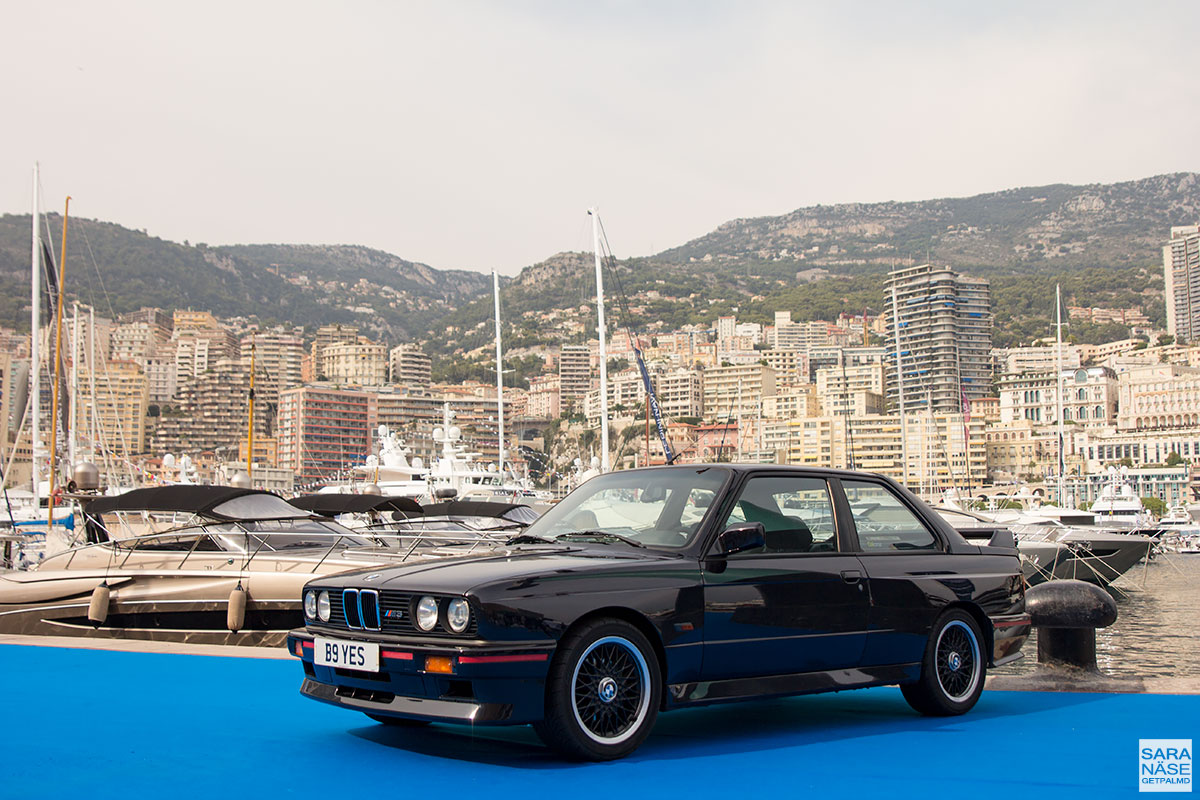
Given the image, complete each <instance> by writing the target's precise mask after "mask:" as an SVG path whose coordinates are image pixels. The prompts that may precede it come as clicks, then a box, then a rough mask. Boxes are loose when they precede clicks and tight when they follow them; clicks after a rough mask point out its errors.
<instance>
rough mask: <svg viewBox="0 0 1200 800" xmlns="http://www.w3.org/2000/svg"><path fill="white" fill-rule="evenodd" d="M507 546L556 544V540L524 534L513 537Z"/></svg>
mask: <svg viewBox="0 0 1200 800" xmlns="http://www.w3.org/2000/svg"><path fill="white" fill-rule="evenodd" d="M505 544H554V540H553V539H547V538H545V537H544V536H534V535H533V534H531V533H522V534H519V535H517V536H514V537H512V538H511V539H509V540H508V541H507V542H505Z"/></svg>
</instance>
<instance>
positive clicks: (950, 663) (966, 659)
mask: <svg viewBox="0 0 1200 800" xmlns="http://www.w3.org/2000/svg"><path fill="white" fill-rule="evenodd" d="M982 642H983V636H982V635H980V632H979V624H978V623H977V622H976V621H975V618H974V617H972V616H971V615H970V614H968V613H967V612H966V611H963V610H961V609H957V608H956V609H951V610H949V611H947V612H946V613H944V614H942V616H940V617H939V618H938V620H937V622H935V623H934V625H933V629H932V630H931V631H930V632H929V641H928V642H927V643H926V645H925V656H924V658H923V659H922V661H921V677H920V678H919V679H918V680H917V681H916V682H914V683H909V684H904V685H902V686H901V687H900V689H901V691H902V692H903V693H904V699H905V700H907V701H908V704H909V705H910V706H912V707H913V708H914V709H915V710H916V711H919V712H920V713H922V714H925V715H927V716H937V717H945V716H954V715H956V714H964V713H966V712H967V711H970V710H971V708H972V707H973V706H974V705H975V703H976V702H978V700H979V696H980V695H981V694H982V693H983V680H984V677H985V676H986V673H987V655H986V654H985V653H984V651H983V646H982V644H981V643H982Z"/></svg>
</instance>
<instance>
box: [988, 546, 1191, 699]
mask: <svg viewBox="0 0 1200 800" xmlns="http://www.w3.org/2000/svg"><path fill="white" fill-rule="evenodd" d="M1109 591H1110V593H1111V594H1112V595H1113V597H1114V598H1115V599H1116V601H1117V621H1116V622H1115V623H1113V624H1112V626H1110V627H1108V628H1101V629H1100V630H1098V631H1096V661H1097V664H1098V666H1099V667H1100V670H1101V671H1102V672H1104V673H1106V674H1108V675H1112V676H1114V677H1127V678H1185V677H1192V678H1195V677H1200V632H1197V622H1198V621H1200V617H1198V614H1200V555H1179V554H1166V555H1157V556H1155V557H1154V559H1152V560H1151V561H1150V563H1149V564H1145V563H1142V564H1138V565H1137V566H1135V567H1134V568H1133V569H1131V570H1130V571H1129V572H1127V573H1126V574H1125V575H1123V576H1121V579H1120V580H1118V581H1117V582H1116V584H1115V585H1114V586H1113V587H1111V588H1110V590H1109ZM1036 637H1037V633H1036V631H1035V632H1034V636H1033V637H1031V638H1030V640H1029V642H1028V643H1026V645H1025V647H1024V648H1022V651H1023V652H1024V653H1025V658H1023V659H1021V660H1020V661H1018V662H1016V663H1015V664H1011V665H1009V666H1005V667H1001V668H1000V669H998V670H996V671H995V674H997V675H1022V674H1028V673H1031V672H1033V670H1034V669H1035V668H1036V667H1037V638H1036Z"/></svg>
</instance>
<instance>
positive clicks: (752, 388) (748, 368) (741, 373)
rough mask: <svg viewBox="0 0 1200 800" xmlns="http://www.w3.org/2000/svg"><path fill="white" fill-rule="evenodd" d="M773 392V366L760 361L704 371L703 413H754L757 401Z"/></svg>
mask: <svg viewBox="0 0 1200 800" xmlns="http://www.w3.org/2000/svg"><path fill="white" fill-rule="evenodd" d="M775 394H776V384H775V370H773V369H771V368H770V367H766V366H763V365H761V364H744V365H734V366H729V367H709V368H708V369H706V370H705V371H704V413H705V416H706V417H707V418H709V419H714V420H725V419H730V418H733V417H737V416H739V415H757V414H758V408H759V403H760V401H762V400H764V399H765V398H767V397H772V396H774V395H775Z"/></svg>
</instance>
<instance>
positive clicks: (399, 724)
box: [363, 711, 429, 728]
mask: <svg viewBox="0 0 1200 800" xmlns="http://www.w3.org/2000/svg"><path fill="white" fill-rule="evenodd" d="M363 713H364V714H367V712H365V711H364V712H363ZM367 716H368V717H370V718H371V719H373V720H375V721H376V722H381V723H383V724H384V725H389V726H391V727H393V728H424V727H425V726H426V725H428V724H429V720H427V719H407V718H405V717H388V716H385V715H383V714H367Z"/></svg>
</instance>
